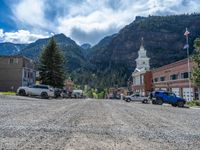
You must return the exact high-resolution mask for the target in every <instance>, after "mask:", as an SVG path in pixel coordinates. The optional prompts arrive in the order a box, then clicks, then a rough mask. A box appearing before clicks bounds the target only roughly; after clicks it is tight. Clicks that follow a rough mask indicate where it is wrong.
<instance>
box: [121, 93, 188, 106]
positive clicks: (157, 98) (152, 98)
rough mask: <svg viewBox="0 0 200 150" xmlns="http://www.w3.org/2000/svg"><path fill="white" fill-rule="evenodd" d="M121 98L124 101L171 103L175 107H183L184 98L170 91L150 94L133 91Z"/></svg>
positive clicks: (156, 103)
mask: <svg viewBox="0 0 200 150" xmlns="http://www.w3.org/2000/svg"><path fill="white" fill-rule="evenodd" d="M123 99H124V100H125V101H126V102H131V101H133V102H134V101H135V102H142V103H150V102H152V104H155V105H162V104H163V103H167V104H171V105H172V106H174V107H176V106H178V107H184V105H185V103H186V100H185V99H183V98H181V97H178V96H176V95H175V94H174V93H172V92H168V91H154V92H152V93H150V95H149V96H148V97H147V96H142V95H140V94H139V93H135V94H132V95H129V96H124V97H123Z"/></svg>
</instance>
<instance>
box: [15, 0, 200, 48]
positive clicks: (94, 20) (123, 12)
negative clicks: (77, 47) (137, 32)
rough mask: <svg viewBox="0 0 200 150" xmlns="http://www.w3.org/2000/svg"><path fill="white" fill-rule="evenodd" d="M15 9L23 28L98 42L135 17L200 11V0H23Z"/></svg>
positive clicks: (80, 41)
mask: <svg viewBox="0 0 200 150" xmlns="http://www.w3.org/2000/svg"><path fill="white" fill-rule="evenodd" d="M12 10H13V13H14V14H15V18H16V22H17V24H18V26H19V28H20V27H22V28H24V27H27V28H26V29H27V30H30V31H31V32H34V33H35V32H38V31H40V32H39V33H41V34H43V33H44V32H49V33H51V32H53V33H64V34H66V35H67V36H69V37H71V38H72V39H74V40H76V41H77V42H78V43H81V44H82V43H83V42H86V40H87V39H88V40H89V41H87V42H91V43H92V44H94V43H96V42H97V41H98V40H99V39H101V38H103V37H104V36H107V35H108V34H112V33H114V32H118V31H119V30H120V29H121V28H122V27H124V26H125V25H127V24H129V23H130V22H132V21H133V20H134V18H135V16H148V15H164V14H167V15H168V14H181V13H193V12H200V5H199V0H190V1H189V0H188V1H187V0H176V1H175V0H67V1H63V0H57V1H54V0H19V3H18V4H14V5H12ZM51 11H52V12H51ZM49 16H50V17H49ZM52 18H53V19H52ZM78 30H79V31H78ZM75 31H77V32H76V33H75ZM77 33H80V34H81V35H82V36H83V35H84V36H85V38H83V37H81V38H79V37H78V35H77ZM95 33H98V34H96V37H95ZM100 33H102V34H100ZM83 39H84V40H83ZM91 39H92V40H91Z"/></svg>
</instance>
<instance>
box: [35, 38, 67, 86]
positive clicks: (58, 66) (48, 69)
mask: <svg viewBox="0 0 200 150" xmlns="http://www.w3.org/2000/svg"><path fill="white" fill-rule="evenodd" d="M39 73H40V81H41V84H46V85H50V86H53V87H57V88H62V87H63V85H64V80H65V72H64V57H63V54H62V53H61V51H60V50H59V48H58V46H57V44H56V42H55V40H54V38H51V39H50V41H49V43H48V44H47V46H46V47H45V48H44V49H43V51H42V53H41V56H40V64H39Z"/></svg>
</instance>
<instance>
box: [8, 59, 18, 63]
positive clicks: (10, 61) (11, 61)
mask: <svg viewBox="0 0 200 150" xmlns="http://www.w3.org/2000/svg"><path fill="white" fill-rule="evenodd" d="M9 64H18V59H17V58H10V59H9Z"/></svg>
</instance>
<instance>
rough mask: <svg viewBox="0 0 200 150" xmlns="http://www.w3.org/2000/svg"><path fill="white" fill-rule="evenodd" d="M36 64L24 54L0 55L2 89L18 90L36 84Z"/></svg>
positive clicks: (0, 86) (0, 89)
mask: <svg viewBox="0 0 200 150" xmlns="http://www.w3.org/2000/svg"><path fill="white" fill-rule="evenodd" d="M35 80H36V71H35V64H34V62H33V61H32V60H31V59H28V58H26V57H23V56H0V91H16V90H17V88H18V87H19V86H29V85H33V84H35Z"/></svg>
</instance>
